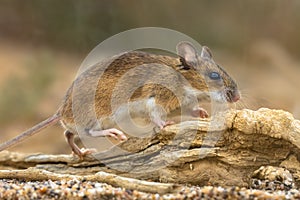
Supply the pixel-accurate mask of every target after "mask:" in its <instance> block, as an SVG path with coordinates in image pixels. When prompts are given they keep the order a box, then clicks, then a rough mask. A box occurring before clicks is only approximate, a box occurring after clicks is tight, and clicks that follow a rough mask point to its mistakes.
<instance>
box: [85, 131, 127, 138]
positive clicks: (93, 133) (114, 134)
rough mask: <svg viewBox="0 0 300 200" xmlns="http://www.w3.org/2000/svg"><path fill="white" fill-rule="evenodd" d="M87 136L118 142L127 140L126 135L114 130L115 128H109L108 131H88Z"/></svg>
mask: <svg viewBox="0 0 300 200" xmlns="http://www.w3.org/2000/svg"><path fill="white" fill-rule="evenodd" d="M89 135H90V136H92V137H106V136H108V137H112V138H114V139H116V140H120V141H125V140H127V137H126V135H125V134H124V133H123V132H122V131H120V130H118V129H116V128H110V129H105V130H93V129H91V130H89Z"/></svg>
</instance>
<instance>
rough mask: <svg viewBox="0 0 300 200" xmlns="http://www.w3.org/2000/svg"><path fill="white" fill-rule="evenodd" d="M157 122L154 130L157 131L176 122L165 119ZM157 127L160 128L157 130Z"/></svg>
mask: <svg viewBox="0 0 300 200" xmlns="http://www.w3.org/2000/svg"><path fill="white" fill-rule="evenodd" d="M155 124H156V125H157V126H156V127H154V128H153V130H154V132H155V133H158V132H159V131H160V130H162V129H163V128H165V127H166V126H169V125H173V124H175V122H174V121H163V120H160V121H159V122H158V123H155ZM157 128H159V130H157Z"/></svg>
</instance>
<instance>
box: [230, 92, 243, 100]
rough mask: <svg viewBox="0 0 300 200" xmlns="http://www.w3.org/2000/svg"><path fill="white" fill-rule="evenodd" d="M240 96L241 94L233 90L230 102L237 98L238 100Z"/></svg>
mask: <svg viewBox="0 0 300 200" xmlns="http://www.w3.org/2000/svg"><path fill="white" fill-rule="evenodd" d="M240 98H241V94H240V92H239V91H237V92H235V93H234V95H233V97H232V102H237V101H238V100H240Z"/></svg>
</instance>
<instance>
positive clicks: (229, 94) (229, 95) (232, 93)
mask: <svg viewBox="0 0 300 200" xmlns="http://www.w3.org/2000/svg"><path fill="white" fill-rule="evenodd" d="M225 98H226V100H227V102H229V103H234V102H237V101H238V100H239V99H240V98H241V95H240V92H239V91H238V90H226V91H225Z"/></svg>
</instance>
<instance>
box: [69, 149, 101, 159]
mask: <svg viewBox="0 0 300 200" xmlns="http://www.w3.org/2000/svg"><path fill="white" fill-rule="evenodd" d="M96 152H97V150H96V149H85V148H81V149H78V151H76V152H75V151H72V154H73V155H76V156H78V157H79V159H80V160H83V158H84V157H85V156H87V155H90V154H93V153H96Z"/></svg>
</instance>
